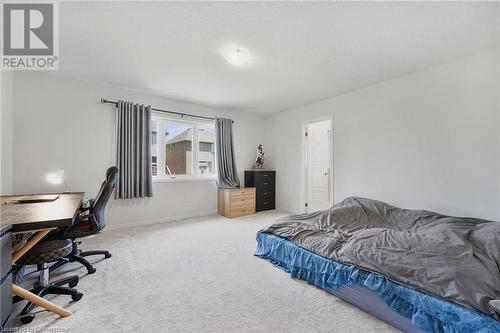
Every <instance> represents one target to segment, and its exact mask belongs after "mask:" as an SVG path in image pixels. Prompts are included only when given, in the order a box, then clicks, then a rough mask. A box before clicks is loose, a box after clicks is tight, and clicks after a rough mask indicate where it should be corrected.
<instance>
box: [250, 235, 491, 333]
mask: <svg viewBox="0 0 500 333" xmlns="http://www.w3.org/2000/svg"><path fill="white" fill-rule="evenodd" d="M255 255H256V256H258V257H261V258H264V259H266V260H268V261H269V262H271V263H272V264H273V265H275V266H277V267H279V268H281V269H283V270H284V271H285V272H288V273H290V275H291V277H292V278H297V279H302V280H305V281H307V282H308V283H310V284H314V285H316V286H318V287H320V288H323V289H333V290H336V289H338V288H339V287H340V286H342V285H357V286H362V287H365V288H368V289H370V290H372V291H374V292H375V293H376V294H377V295H378V296H379V297H380V298H381V299H382V300H383V301H384V302H385V303H386V304H387V305H388V306H389V307H390V308H391V309H392V310H393V311H395V312H397V313H399V314H401V315H402V316H405V317H407V318H410V319H411V321H412V324H413V325H414V326H416V327H418V328H421V329H423V330H425V331H427V332H446V333H448V332H460V333H461V332H463V333H466V332H467V333H469V332H481V333H490V332H491V333H493V332H496V333H498V332H500V322H498V321H497V320H495V319H494V318H492V317H490V316H488V315H486V314H483V313H481V312H478V311H475V310H472V309H469V308H467V307H464V306H461V305H459V304H456V303H452V302H448V301H444V300H442V299H439V298H437V297H434V296H431V295H429V294H426V293H424V292H420V291H417V290H414V289H411V288H408V287H405V286H402V285H400V284H398V283H396V282H393V281H391V280H389V279H387V278H385V277H384V276H382V275H379V274H374V273H370V272H367V271H364V270H361V269H359V268H357V267H356V266H352V265H345V264H341V263H339V262H336V261H333V260H331V259H328V258H325V257H322V256H319V255H317V254H314V253H312V252H309V251H308V250H305V249H303V248H301V247H299V246H297V245H295V244H294V243H292V242H290V241H288V240H286V239H284V238H281V237H278V236H275V235H272V234H269V233H265V232H260V233H258V234H257V249H256V250H255Z"/></svg>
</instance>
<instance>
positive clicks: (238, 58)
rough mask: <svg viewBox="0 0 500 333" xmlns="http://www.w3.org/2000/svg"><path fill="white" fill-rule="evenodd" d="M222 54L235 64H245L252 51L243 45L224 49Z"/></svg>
mask: <svg viewBox="0 0 500 333" xmlns="http://www.w3.org/2000/svg"><path fill="white" fill-rule="evenodd" d="M222 56H223V57H224V59H226V60H227V62H228V63H230V64H231V65H233V66H240V65H243V64H244V63H245V62H247V61H248V60H250V58H251V57H252V55H251V54H250V51H248V49H247V48H246V47H242V46H231V47H228V48H226V49H224V50H223V51H222Z"/></svg>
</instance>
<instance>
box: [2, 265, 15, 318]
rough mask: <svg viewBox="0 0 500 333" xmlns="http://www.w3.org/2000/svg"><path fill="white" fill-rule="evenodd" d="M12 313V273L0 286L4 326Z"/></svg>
mask: <svg viewBox="0 0 500 333" xmlns="http://www.w3.org/2000/svg"><path fill="white" fill-rule="evenodd" d="M11 313H12V273H11V274H9V275H8V276H7V278H6V279H5V280H4V281H3V282H2V284H1V285H0V320H1V321H0V322H1V323H2V324H3V323H5V322H6V321H7V319H9V316H10V314H11Z"/></svg>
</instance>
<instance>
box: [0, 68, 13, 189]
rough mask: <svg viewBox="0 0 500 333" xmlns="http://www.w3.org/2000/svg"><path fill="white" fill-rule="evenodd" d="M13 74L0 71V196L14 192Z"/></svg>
mask: <svg viewBox="0 0 500 333" xmlns="http://www.w3.org/2000/svg"><path fill="white" fill-rule="evenodd" d="M12 74H13V73H12V72H10V71H0V90H1V98H0V100H1V104H0V111H1V112H0V124H1V137H0V147H1V148H0V161H1V162H0V194H1V195H6V194H11V193H12V192H13V190H14V182H13V166H14V165H13V157H14V155H13V154H14V149H13V148H14V146H13V145H14V135H13V121H14V110H13V100H12V97H13V96H12Z"/></svg>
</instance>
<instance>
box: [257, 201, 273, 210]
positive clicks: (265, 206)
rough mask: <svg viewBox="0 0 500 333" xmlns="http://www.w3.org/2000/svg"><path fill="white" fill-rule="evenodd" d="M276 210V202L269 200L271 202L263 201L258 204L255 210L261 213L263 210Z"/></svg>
mask: <svg viewBox="0 0 500 333" xmlns="http://www.w3.org/2000/svg"><path fill="white" fill-rule="evenodd" d="M274 208H275V204H274V200H269V201H267V200H262V201H258V202H257V205H256V209H255V210H256V211H257V212H260V211H263V210H269V209H274Z"/></svg>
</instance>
